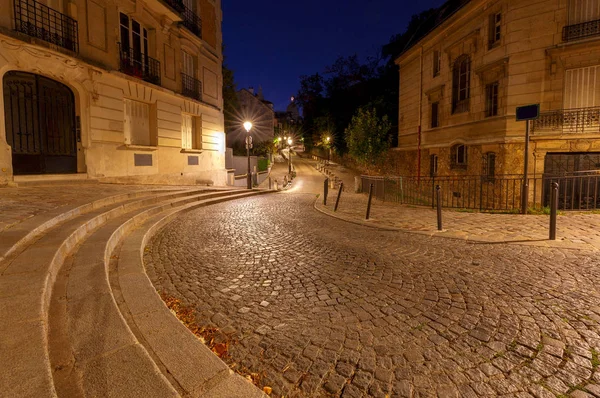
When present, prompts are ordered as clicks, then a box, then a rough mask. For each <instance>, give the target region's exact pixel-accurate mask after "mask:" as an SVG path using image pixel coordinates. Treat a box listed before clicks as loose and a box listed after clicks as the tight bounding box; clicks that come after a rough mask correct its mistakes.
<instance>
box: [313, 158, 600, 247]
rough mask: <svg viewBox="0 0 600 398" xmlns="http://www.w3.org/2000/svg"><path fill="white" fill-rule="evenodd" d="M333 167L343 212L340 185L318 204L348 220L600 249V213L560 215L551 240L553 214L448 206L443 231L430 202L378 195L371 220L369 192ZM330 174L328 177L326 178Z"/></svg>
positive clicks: (461, 236)
mask: <svg viewBox="0 0 600 398" xmlns="http://www.w3.org/2000/svg"><path fill="white" fill-rule="evenodd" d="M330 170H332V171H333V172H334V174H335V175H336V176H337V177H338V178H340V179H342V180H343V182H344V192H343V193H342V196H341V198H340V204H339V207H338V210H337V212H334V211H333V208H334V206H335V200H336V198H337V194H338V190H337V189H330V190H329V195H328V197H327V206H323V198H322V196H321V197H320V198H319V199H317V201H316V202H315V208H316V209H317V210H319V211H321V212H324V213H325V214H328V215H331V216H333V217H337V218H340V219H344V220H346V221H350V222H354V223H358V224H362V225H368V226H372V227H378V228H383V229H391V230H400V231H406V232H413V233H419V234H424V235H428V236H442V237H447V238H455V239H463V240H467V241H473V242H478V243H508V244H521V245H534V246H542V247H561V248H569V249H581V250H593V251H598V250H600V214H593V213H584V212H564V213H562V214H559V216H558V220H557V234H556V235H557V238H556V240H555V241H551V240H549V239H548V234H549V223H550V218H549V216H547V215H527V216H523V215H520V214H489V213H473V212H460V211H456V210H443V211H442V220H443V230H442V231H438V230H437V213H436V211H435V210H434V209H432V208H430V207H421V206H410V205H401V204H398V203H390V202H382V201H379V200H376V199H373V201H372V203H371V214H370V218H369V220H366V219H365V216H366V210H367V201H368V197H367V194H355V193H353V192H354V176H355V175H356V174H355V173H353V172H352V171H351V170H348V169H346V168H344V167H342V166H340V165H332V166H330ZM324 178H325V177H324Z"/></svg>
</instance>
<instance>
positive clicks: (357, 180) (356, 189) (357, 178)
mask: <svg viewBox="0 0 600 398" xmlns="http://www.w3.org/2000/svg"><path fill="white" fill-rule="evenodd" d="M361 191H362V184H361V180H360V176H354V193H361Z"/></svg>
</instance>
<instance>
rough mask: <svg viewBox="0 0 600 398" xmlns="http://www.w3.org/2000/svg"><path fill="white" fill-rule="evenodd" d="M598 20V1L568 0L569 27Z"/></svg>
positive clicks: (599, 10)
mask: <svg viewBox="0 0 600 398" xmlns="http://www.w3.org/2000/svg"><path fill="white" fill-rule="evenodd" d="M597 19H600V0H570V1H569V25H575V24H578V23H583V22H588V21H595V20H597Z"/></svg>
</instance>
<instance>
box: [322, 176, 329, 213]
mask: <svg viewBox="0 0 600 398" xmlns="http://www.w3.org/2000/svg"><path fill="white" fill-rule="evenodd" d="M328 194H329V178H326V179H325V181H323V206H327V195H328Z"/></svg>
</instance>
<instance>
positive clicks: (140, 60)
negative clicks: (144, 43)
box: [119, 43, 160, 85]
mask: <svg viewBox="0 0 600 398" xmlns="http://www.w3.org/2000/svg"><path fill="white" fill-rule="evenodd" d="M119 57H120V61H121V62H120V70H121V72H123V73H126V74H128V75H131V76H135V77H139V78H140V79H142V80H145V81H147V82H150V83H154V84H158V85H160V62H159V61H158V60H156V59H154V58H152V57H149V56H148V55H146V54H142V53H141V52H139V51H135V50H134V49H133V48H129V47H124V46H122V45H121V43H119Z"/></svg>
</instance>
